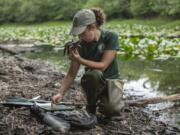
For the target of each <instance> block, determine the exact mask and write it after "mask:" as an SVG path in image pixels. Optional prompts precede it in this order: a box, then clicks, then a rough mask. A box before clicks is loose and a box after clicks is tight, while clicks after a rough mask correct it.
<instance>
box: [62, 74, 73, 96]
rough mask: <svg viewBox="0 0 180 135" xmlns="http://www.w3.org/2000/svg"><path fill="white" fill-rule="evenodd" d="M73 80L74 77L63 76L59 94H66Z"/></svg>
mask: <svg viewBox="0 0 180 135" xmlns="http://www.w3.org/2000/svg"><path fill="white" fill-rule="evenodd" d="M73 80H74V77H72V76H69V75H67V76H65V78H64V79H63V82H62V85H61V88H60V91H59V92H60V94H62V95H64V94H65V93H66V91H67V90H68V89H69V87H70V85H71V83H72V82H73Z"/></svg>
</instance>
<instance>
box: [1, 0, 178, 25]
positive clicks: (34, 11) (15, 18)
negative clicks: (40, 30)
mask: <svg viewBox="0 0 180 135" xmlns="http://www.w3.org/2000/svg"><path fill="white" fill-rule="evenodd" d="M91 7H101V8H102V9H104V11H105V12H106V14H107V16H108V18H109V19H117V18H134V17H135V18H137V17H140V18H150V17H151V18H152V17H157V16H161V17H164V18H170V19H178V18H180V10H179V9H180V1H179V0H111V1H109V0H73V1H68V0H38V1H37V0H13V1H12V0H0V13H1V14H0V23H5V22H18V23H34V22H44V21H57V20H71V19H72V17H73V15H74V14H75V12H76V11H78V10H80V9H82V8H91Z"/></svg>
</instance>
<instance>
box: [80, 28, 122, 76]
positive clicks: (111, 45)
mask: <svg viewBox="0 0 180 135" xmlns="http://www.w3.org/2000/svg"><path fill="white" fill-rule="evenodd" d="M100 31H101V35H100V38H99V41H94V42H90V43H87V42H85V41H82V42H81V48H80V55H81V57H82V58H84V59H87V60H92V61H96V62H100V61H101V59H102V56H103V53H104V51H105V50H116V51H118V50H119V43H118V35H117V34H116V33H114V32H110V31H105V30H100ZM103 75H104V77H105V78H106V79H118V78H119V69H118V62H117V57H116V56H115V58H114V59H113V60H112V62H111V63H110V65H109V66H108V67H107V68H106V70H105V71H103Z"/></svg>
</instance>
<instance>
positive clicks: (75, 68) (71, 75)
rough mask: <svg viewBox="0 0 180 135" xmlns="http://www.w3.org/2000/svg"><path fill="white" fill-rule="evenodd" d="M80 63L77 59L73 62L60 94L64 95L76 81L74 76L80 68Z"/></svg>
mask: <svg viewBox="0 0 180 135" xmlns="http://www.w3.org/2000/svg"><path fill="white" fill-rule="evenodd" d="M79 67H80V64H79V63H78V62H76V61H72V62H71V66H70V69H69V71H68V73H67V75H66V76H65V78H64V79H63V82H62V85H61V88H60V94H62V95H64V94H65V92H66V91H67V90H68V89H69V87H70V85H71V83H72V82H73V81H74V78H75V77H76V74H77V72H78V70H79Z"/></svg>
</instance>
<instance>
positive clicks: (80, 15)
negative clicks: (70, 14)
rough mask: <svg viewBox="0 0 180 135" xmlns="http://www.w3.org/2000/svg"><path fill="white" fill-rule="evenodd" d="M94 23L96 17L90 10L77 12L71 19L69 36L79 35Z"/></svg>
mask: <svg viewBox="0 0 180 135" xmlns="http://www.w3.org/2000/svg"><path fill="white" fill-rule="evenodd" d="M95 22H96V16H95V14H94V12H93V11H92V10H91V9H82V10H80V11H78V12H77V13H76V14H75V16H74V18H73V25H72V28H71V30H70V33H69V34H70V35H75V36H77V35H79V34H81V33H82V32H84V31H85V29H86V28H87V26H88V25H90V24H93V23H95Z"/></svg>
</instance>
